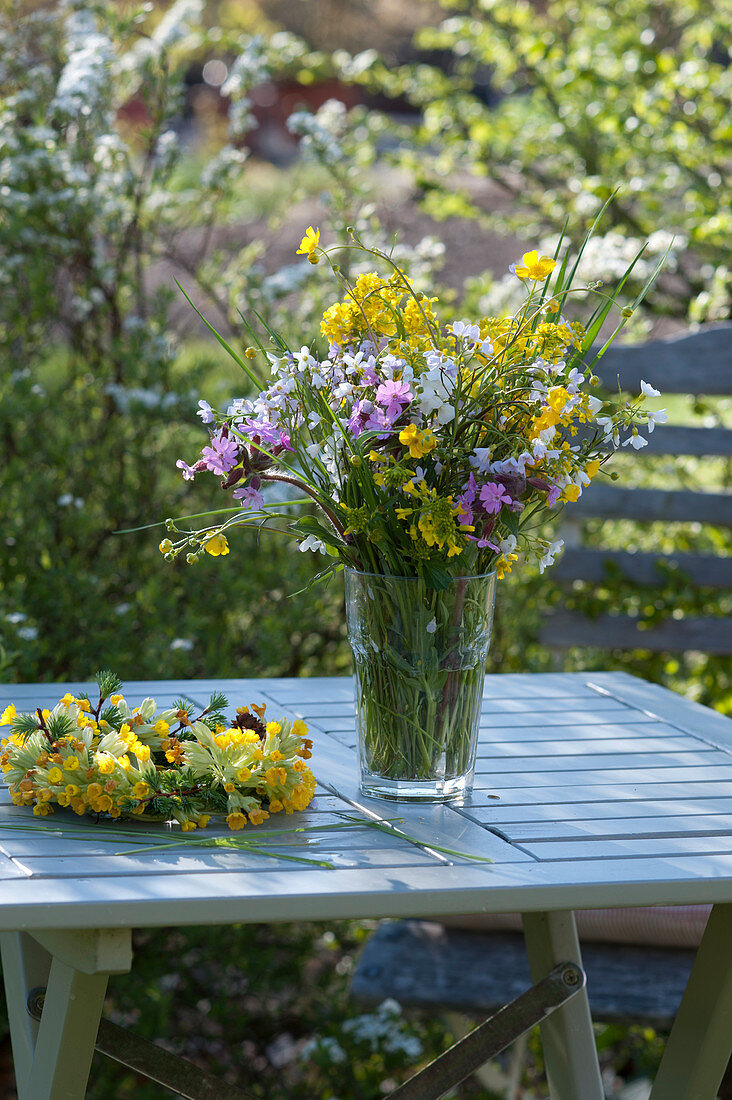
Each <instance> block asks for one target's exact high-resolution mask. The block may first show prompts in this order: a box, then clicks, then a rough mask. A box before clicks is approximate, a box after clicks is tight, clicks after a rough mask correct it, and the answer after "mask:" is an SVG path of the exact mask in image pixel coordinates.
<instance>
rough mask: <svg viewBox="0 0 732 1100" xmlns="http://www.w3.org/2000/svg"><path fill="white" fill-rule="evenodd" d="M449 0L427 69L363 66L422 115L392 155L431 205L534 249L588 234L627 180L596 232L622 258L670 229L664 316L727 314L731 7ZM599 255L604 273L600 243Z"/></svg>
mask: <svg viewBox="0 0 732 1100" xmlns="http://www.w3.org/2000/svg"><path fill="white" fill-rule="evenodd" d="M441 6H442V7H443V8H445V9H447V15H446V18H445V19H444V20H443V21H442V22H440V23H437V24H436V25H434V26H430V27H426V28H423V29H422V30H421V31H420V32H419V34H418V39H417V40H418V43H419V45H420V46H421V47H422V48H423V49H424V50H425V51H427V52H426V53H425V55H424V56H425V62H423V63H419V64H412V65H408V66H402V67H396V68H395V67H393V66H387V65H386V64H384V63H382V62H381V61H380V60H379V59H378V58H376V57H372V58H369V59H368V62H366V61H365V60H362V62H361V65H360V66H359V67H357V68H358V71H357V72H356V73H355V74H354V78H355V79H356V80H358V81H359V82H361V83H363V84H364V85H365V86H367V87H369V88H380V89H382V90H384V91H387V92H388V93H389V94H392V95H399V96H403V97H404V98H405V99H407V100H408V101H409V102H410V103H411V104H412V105H413V106H414V107H416V108H417V109H418V110H419V111H420V114H421V119H420V122H419V125H418V126H417V128H416V132H415V130H414V129H409V130H408V131H404V133H403V145H402V148H401V151H400V152H399V154H397V159H398V160H399V161H400V163H402V164H403V165H404V166H406V167H407V168H408V169H409V171H410V173H411V175H412V177H413V179H414V181H415V184H416V186H417V188H418V190H419V192H420V194H421V196H422V199H423V202H424V205H425V207H426V209H427V210H428V211H429V212H430V213H431V214H432V215H433V216H434V217H436V218H439V219H443V218H449V217H469V218H470V217H478V218H480V219H481V220H482V221H483V222H484V223H485V224H487V225H491V226H492V227H494V228H496V229H497V230H498V231H499V232H505V231H506V229H507V228H511V229H513V231H514V232H516V233H517V235H519V236H520V237H522V238H523V239H525V240H526V241H527V244H528V243H529V242H530V241H532V240H535V239H536V238H537V237H538V236H540V235H542V234H546V233H549V234H554V233H556V232H557V231H558V230H559V229H560V228H561V226H562V225H563V223H564V221H565V218H568V219H569V231H570V234H571V235H572V236H573V237H574V238H577V237H578V236H581V234H582V232H583V230H584V228H585V227H586V225H587V224H588V222H589V221H590V220H591V219H592V218H593V217H594V215H595V214H596V213H597V211H598V210H599V209H600V207H601V205H602V203H603V202H604V201H605V199H606V198H607V197H608V196H609V195H610V194H611V192H612V191H613V189H614V188H616V187H619V188H620V191H619V193H618V194H617V196H616V197H615V199H614V200H613V202H612V204H611V207H610V211H609V217H608V218H607V219H606V221H605V223H604V226H603V229H602V231H601V232H602V233H603V234H604V235H605V237H606V256H605V257H604V259H605V260H606V261H609V262H610V263H612V261H614V260H615V258H616V257H617V256H618V255H619V254H620V253H621V252H622V248H623V241H627V240H631V241H633V242H635V241H637V242H639V243H642V242H643V241H644V240H646V239H648V238H651V239H653V237H654V235H656V234H658V233H659V232H663V233H665V234H675V235H676V236H677V247H678V250H679V262H678V268H677V270H676V271H675V272H674V273H673V277H670V275H669V276H667V277H666V278H665V279H663V280H662V281H661V283H660V284H659V287H658V289H657V292H656V293H655V294H654V296H653V297H652V299H651V301H652V305H653V308H654V309H655V311H656V313H658V312H664V313H668V314H672V315H674V316H677V317H688V318H689V319H690V320H695V321H709V320H720V319H722V318H725V317H727V316H729V307H730V297H731V292H732V284H731V278H732V276H731V274H730V265H729V258H728V254H727V241H728V240H729V235H730V231H731V230H732V220H731V219H732V214H730V210H729V204H728V203H725V192H724V188H725V181H726V179H728V176H729V143H730V138H731V137H732V124H731V123H730V118H731V117H732V116H731V114H730V102H731V99H732V69H731V68H730V52H729V50H730V46H729V10H728V5H727V4H726V3H725V0H682V2H680V3H679V2H676V0H549V2H547V3H536V2H533V0H488V2H486V0H441ZM360 56H361V57H362V58H363V55H360ZM427 62H431V63H427ZM471 177H473V180H472V182H471ZM481 180H490V181H492V182H493V183H494V184H495V185H497V187H498V189H499V190H498V194H499V196H500V197H501V199H504V200H505V199H508V200H511V203H512V206H511V208H510V209H509V210H508V211H507V210H506V202H505V201H501V202H500V206H499V209H497V210H492V209H491V208H490V196H491V195H495V194H496V192H495V191H493V192H489V195H488V199H487V200H483V199H481V188H480V181H481ZM532 247H535V245H532ZM597 260H598V271H597V273H596V274H597V275H598V276H600V277H602V270H601V267H602V262H603V256H602V249H598V256H597Z"/></svg>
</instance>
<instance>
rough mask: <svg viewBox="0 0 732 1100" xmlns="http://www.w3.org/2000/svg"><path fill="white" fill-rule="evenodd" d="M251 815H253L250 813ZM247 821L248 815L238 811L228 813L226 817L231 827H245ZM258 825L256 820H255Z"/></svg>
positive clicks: (234, 828)
mask: <svg viewBox="0 0 732 1100" xmlns="http://www.w3.org/2000/svg"><path fill="white" fill-rule="evenodd" d="M250 816H251V815H250ZM246 823H247V819H246V815H245V814H242V813H239V812H238V811H237V812H236V813H233V814H228V815H227V817H226V824H227V825H228V826H229V828H230V829H233V830H235V831H236V830H237V829H243V828H244V826H245V825H246ZM253 824H255V825H256V822H253Z"/></svg>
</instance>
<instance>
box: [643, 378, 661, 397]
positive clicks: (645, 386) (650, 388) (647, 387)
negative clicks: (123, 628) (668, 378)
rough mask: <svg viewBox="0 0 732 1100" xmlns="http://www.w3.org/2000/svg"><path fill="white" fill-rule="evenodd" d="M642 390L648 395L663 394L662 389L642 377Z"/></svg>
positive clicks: (657, 395)
mask: <svg viewBox="0 0 732 1100" xmlns="http://www.w3.org/2000/svg"><path fill="white" fill-rule="evenodd" d="M641 392H642V393H643V394H645V396H646V397H660V396H661V391H660V390H657V389H656V388H655V387H654V386H652V385H651V384H650V382H644V381H643V379H642V378H641Z"/></svg>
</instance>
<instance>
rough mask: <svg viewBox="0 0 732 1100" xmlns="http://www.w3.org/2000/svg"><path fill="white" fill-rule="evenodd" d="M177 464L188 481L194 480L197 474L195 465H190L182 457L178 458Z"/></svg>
mask: <svg viewBox="0 0 732 1100" xmlns="http://www.w3.org/2000/svg"><path fill="white" fill-rule="evenodd" d="M176 466H177V467H178V469H179V470H180V471H181V472H182V474H183V477H184V479H185V480H186V481H193V478H194V477H195V475H196V470H195V467H194V466H189V465H188V463H187V462H184V461H183V459H182V458H179V459H178V461H177V462H176Z"/></svg>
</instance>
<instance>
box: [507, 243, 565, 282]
mask: <svg viewBox="0 0 732 1100" xmlns="http://www.w3.org/2000/svg"><path fill="white" fill-rule="evenodd" d="M556 266H557V261H556V260H552V259H551V257H550V256H540V255H539V253H538V252H537V251H536V249H534V251H533V252H524V254H523V256H522V257H521V263H520V264H515V266H514V269H513V271H514V275H518V277H519V279H534V280H536V279H546V277H547V275H550V274H551V273H552V271H553V270H554V268H555V267H556Z"/></svg>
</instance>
